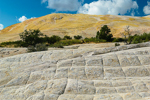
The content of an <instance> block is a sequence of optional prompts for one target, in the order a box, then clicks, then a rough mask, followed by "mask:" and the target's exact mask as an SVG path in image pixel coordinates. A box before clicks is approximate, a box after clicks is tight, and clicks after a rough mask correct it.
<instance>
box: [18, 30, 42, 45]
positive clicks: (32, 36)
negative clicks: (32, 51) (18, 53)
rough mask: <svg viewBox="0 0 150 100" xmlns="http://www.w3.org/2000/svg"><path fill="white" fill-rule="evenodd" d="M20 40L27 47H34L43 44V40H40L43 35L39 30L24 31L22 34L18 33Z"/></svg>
mask: <svg viewBox="0 0 150 100" xmlns="http://www.w3.org/2000/svg"><path fill="white" fill-rule="evenodd" d="M19 35H20V38H21V39H22V41H23V42H24V44H26V45H27V46H29V45H33V46H35V45H36V44H38V43H43V42H44V41H42V40H43V39H42V38H41V37H42V36H43V33H41V32H40V30H29V31H27V30H25V31H24V32H22V33H20V34H19Z"/></svg>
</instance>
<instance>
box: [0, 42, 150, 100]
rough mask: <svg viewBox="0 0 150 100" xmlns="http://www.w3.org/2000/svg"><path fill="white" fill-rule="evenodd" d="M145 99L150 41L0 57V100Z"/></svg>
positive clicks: (147, 96)
mask: <svg viewBox="0 0 150 100" xmlns="http://www.w3.org/2000/svg"><path fill="white" fill-rule="evenodd" d="M138 47H141V48H138ZM148 99H150V42H147V43H141V44H135V45H125V46H119V47H112V48H105V49H93V50H91V49H79V50H78V49H77V50H76V49H70V50H51V51H46V52H35V53H27V54H20V55H16V56H12V57H5V58H1V59H0V100H148Z"/></svg>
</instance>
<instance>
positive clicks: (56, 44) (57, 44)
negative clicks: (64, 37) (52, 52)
mask: <svg viewBox="0 0 150 100" xmlns="http://www.w3.org/2000/svg"><path fill="white" fill-rule="evenodd" d="M50 47H56V48H64V47H63V45H62V44H61V43H55V44H52V45H50Z"/></svg>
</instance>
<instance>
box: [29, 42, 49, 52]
mask: <svg viewBox="0 0 150 100" xmlns="http://www.w3.org/2000/svg"><path fill="white" fill-rule="evenodd" d="M27 50H28V52H35V51H46V50H48V47H47V46H46V44H41V43H39V44H36V45H35V46H33V45H30V46H28V48H27Z"/></svg>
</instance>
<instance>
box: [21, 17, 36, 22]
mask: <svg viewBox="0 0 150 100" xmlns="http://www.w3.org/2000/svg"><path fill="white" fill-rule="evenodd" d="M33 18H36V17H31V18H29V19H33ZM18 20H19V22H24V21H25V20H28V18H27V17H26V16H22V17H20V18H19V19H18Z"/></svg>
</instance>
